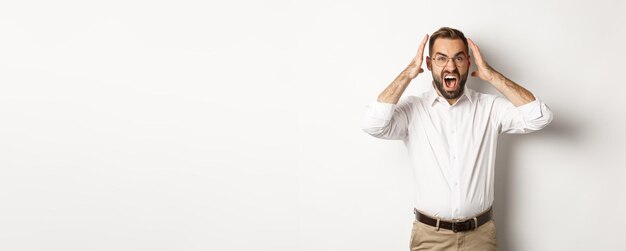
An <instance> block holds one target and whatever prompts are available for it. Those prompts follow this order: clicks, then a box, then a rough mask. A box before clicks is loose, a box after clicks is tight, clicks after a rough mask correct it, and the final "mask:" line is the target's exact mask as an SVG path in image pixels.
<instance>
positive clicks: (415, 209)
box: [413, 208, 418, 220]
mask: <svg viewBox="0 0 626 251" xmlns="http://www.w3.org/2000/svg"><path fill="white" fill-rule="evenodd" d="M413 214H415V220H418V219H417V208H413Z"/></svg>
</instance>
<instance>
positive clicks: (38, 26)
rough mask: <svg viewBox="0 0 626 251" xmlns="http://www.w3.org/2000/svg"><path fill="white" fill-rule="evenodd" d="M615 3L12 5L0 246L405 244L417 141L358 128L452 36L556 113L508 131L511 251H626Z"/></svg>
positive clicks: (0, 92)
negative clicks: (429, 41)
mask: <svg viewBox="0 0 626 251" xmlns="http://www.w3.org/2000/svg"><path fill="white" fill-rule="evenodd" d="M625 11H626V6H625V4H624V2H623V1H607V0H601V1H569V2H566V1H534V2H532V1H531V2H529V1H519V2H517V3H502V2H501V1H471V2H470V1H463V2H454V1H396V2H389V1H385V2H383V1H309V2H304V1H301V2H297V1H250V0H248V1H230V2H228V3H227V2H226V1H220V2H217V1H216V2H206V1H117V2H116V1H100V2H99V3H98V2H89V3H87V1H19V2H18V1H14V2H13V3H10V2H2V3H1V4H0V34H1V36H0V38H1V39H0V250H64V251H65V250H302V251H307V250H311V251H312V250H339V251H344V250H407V249H408V244H409V237H410V228H411V222H412V219H413V214H412V199H411V194H412V192H411V191H410V188H411V187H412V185H411V182H412V180H411V179H410V169H409V168H410V167H409V162H408V157H407V156H406V150H405V148H404V146H403V144H402V142H400V141H384V140H379V139H376V138H373V137H371V136H369V135H367V134H365V133H364V132H362V131H361V129H360V123H361V120H362V115H363V111H364V109H365V105H366V104H368V103H369V102H372V101H373V100H375V99H376V97H377V96H378V94H379V93H380V92H381V91H382V90H383V89H384V88H385V87H386V86H387V85H388V84H389V83H390V82H391V81H392V80H393V79H394V78H395V77H396V76H397V74H398V73H399V72H400V71H402V69H404V67H405V66H406V65H407V64H408V63H409V61H410V60H411V58H412V57H413V56H414V54H415V52H416V51H417V46H418V43H419V41H420V40H421V38H422V37H423V36H424V34H426V33H429V34H430V33H432V32H434V31H435V30H437V29H438V28H439V27H441V26H450V27H454V28H458V29H460V30H462V31H463V32H464V33H465V34H466V36H467V37H469V38H472V39H473V40H474V41H475V42H476V43H477V45H478V46H480V48H481V50H482V52H483V54H484V56H485V59H486V60H487V61H488V62H489V63H490V64H491V65H492V66H494V68H496V69H498V70H499V71H500V72H502V73H504V74H505V75H506V76H508V77H509V78H511V79H513V80H514V81H516V82H517V83H519V84H521V85H522V86H524V87H526V88H527V89H529V90H530V91H531V92H533V93H534V94H535V95H536V96H537V97H539V98H540V99H542V100H543V101H545V102H546V103H547V104H548V106H549V107H550V108H551V109H552V110H553V112H554V114H555V115H554V121H553V122H552V124H550V125H549V126H548V127H547V128H545V129H544V130H542V131H539V132H536V133H532V134H528V135H506V136H503V137H501V139H500V142H499V149H498V156H497V167H496V168H497V171H496V176H497V181H496V203H495V210H496V222H497V227H498V238H499V241H500V246H501V248H502V250H620V249H623V236H622V235H623V232H624V226H625V225H626V220H624V217H623V216H624V212H625V211H626V202H625V200H624V195H622V192H621V191H623V190H624V188H625V187H624V183H625V182H626V171H625V170H624V166H626V165H625V164H624V161H623V158H624V156H625V153H626V152H625V151H624V142H625V141H626V133H625V132H624V127H626V123H624V121H625V120H624V118H623V116H624V111H623V109H624V101H623V97H624V94H625V93H626V87H624V84H626V83H625V82H624V66H625V65H626V63H625V62H626V52H625V51H626V49H625V48H624V47H625V46H624V44H625V43H624V41H625V39H626V31H625V30H624V27H623V25H624V23H626V20H625V18H624V15H623V13H624V12H625ZM430 80H431V77H430V72H428V71H427V72H426V73H425V74H423V75H420V76H418V77H417V79H415V80H414V81H413V82H412V83H411V85H410V86H409V88H408V89H407V90H406V92H405V95H415V94H418V93H420V92H421V91H424V90H426V89H427V88H428V87H429V84H430ZM468 85H469V86H470V87H472V88H475V89H478V90H480V91H483V92H488V93H497V91H496V90H495V89H494V88H492V87H491V86H489V84H488V83H484V82H481V81H478V80H476V79H470V80H469V82H468Z"/></svg>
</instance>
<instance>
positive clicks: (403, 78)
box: [378, 34, 428, 104]
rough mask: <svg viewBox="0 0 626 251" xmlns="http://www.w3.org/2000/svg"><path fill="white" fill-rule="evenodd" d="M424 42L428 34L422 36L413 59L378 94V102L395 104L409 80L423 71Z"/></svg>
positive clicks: (426, 40)
mask: <svg viewBox="0 0 626 251" xmlns="http://www.w3.org/2000/svg"><path fill="white" fill-rule="evenodd" d="M426 42H428V34H426V36H424V39H423V40H422V43H421V44H420V47H419V49H418V50H417V55H415V58H413V61H411V63H410V64H409V66H407V67H406V69H404V70H403V71H402V73H400V75H398V77H396V79H395V80H393V82H391V84H390V85H389V86H387V88H385V90H384V91H383V92H381V93H380V95H378V102H382V103H389V104H397V103H398V101H399V100H400V96H402V93H403V92H404V90H406V87H407V86H408V85H409V83H410V82H411V80H413V79H414V78H415V77H417V75H418V74H420V73H422V72H424V69H422V61H423V57H424V47H426Z"/></svg>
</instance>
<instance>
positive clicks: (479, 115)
mask: <svg viewBox="0 0 626 251" xmlns="http://www.w3.org/2000/svg"><path fill="white" fill-rule="evenodd" d="M427 42H428V50H429V51H428V56H426V67H428V70H429V71H430V72H431V73H432V77H433V81H432V89H430V90H429V91H427V92H424V93H422V94H419V95H417V96H408V97H407V98H404V99H402V101H400V96H401V95H402V93H403V92H404V90H405V89H406V87H407V86H408V85H409V83H410V82H411V80H413V79H414V78H415V77H417V76H418V75H420V74H421V73H422V72H424V70H423V69H422V61H423V52H424V48H425V47H426V43H427ZM468 47H469V48H471V49H472V53H471V54H472V56H473V57H474V62H475V64H476V68H477V70H476V71H474V72H472V73H471V75H472V77H477V78H479V79H481V80H483V81H486V82H488V83H490V84H491V85H493V86H494V87H495V88H496V89H497V90H498V91H500V92H501V93H502V94H503V95H504V97H506V99H505V98H502V97H500V96H495V95H490V94H484V93H480V92H477V91H475V90H472V89H470V88H468V87H466V86H465V82H466V81H467V77H468V75H469V74H468V73H469V68H470V64H471V62H470V53H469V48H468ZM398 101H400V102H398ZM550 121H552V112H551V111H550V109H549V108H548V107H547V106H546V105H545V104H544V103H543V102H541V101H540V100H538V99H537V98H536V97H535V96H534V95H533V94H532V93H530V92H529V91H528V90H526V89H524V87H521V86H520V85H518V84H516V83H515V82H513V81H511V80H510V79H508V78H507V77H505V76H504V75H502V74H501V73H499V72H498V71H496V70H495V69H493V68H492V67H491V66H490V65H489V64H487V62H486V61H485V59H484V58H483V57H482V55H481V53H480V50H479V48H478V46H476V44H474V42H473V41H472V40H471V39H467V38H465V35H464V34H463V33H462V32H461V31H459V30H456V29H452V28H448V27H443V28H441V29H439V30H438V31H436V32H435V33H433V34H432V36H431V37H430V41H428V35H426V36H425V37H424V39H423V40H422V42H421V44H420V46H419V49H418V52H417V55H416V56H415V58H414V59H413V61H411V63H410V64H409V66H408V67H407V68H406V69H405V70H404V71H402V73H400V75H399V76H398V77H397V78H396V79H395V80H394V81H393V82H392V83H391V84H390V85H389V86H388V87H387V88H386V89H385V90H384V91H383V92H382V93H381V94H380V95H379V96H378V100H377V101H376V102H372V104H370V105H369V106H368V108H367V111H366V113H365V118H364V121H363V125H362V127H363V130H364V131H365V132H366V133H368V134H370V135H372V136H374V137H377V138H381V139H396V140H402V141H403V142H404V144H405V145H406V147H407V149H408V152H409V157H410V160H411V162H412V164H413V172H414V178H415V182H414V184H415V189H414V193H415V194H414V208H413V213H414V214H415V221H414V222H413V230H412V234H411V241H410V250H497V241H496V227H495V222H494V221H493V219H492V209H491V206H492V204H493V199H494V191H493V190H494V164H495V157H496V145H497V141H498V136H499V135H500V134H502V133H530V132H533V131H537V130H540V129H542V128H544V127H545V126H546V125H548V124H549V123H550Z"/></svg>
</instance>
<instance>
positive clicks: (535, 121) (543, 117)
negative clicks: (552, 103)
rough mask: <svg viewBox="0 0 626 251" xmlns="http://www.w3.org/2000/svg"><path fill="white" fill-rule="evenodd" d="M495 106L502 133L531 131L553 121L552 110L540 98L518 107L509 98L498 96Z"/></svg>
mask: <svg viewBox="0 0 626 251" xmlns="http://www.w3.org/2000/svg"><path fill="white" fill-rule="evenodd" d="M494 106H495V110H496V113H497V115H496V121H497V123H498V128H499V132H500V133H501V134H502V133H509V134H523V133H531V132H534V131H538V130H541V129H543V128H544V127H546V126H547V125H548V124H550V122H551V121H552V111H551V110H550V108H549V107H548V106H547V105H546V104H545V103H543V102H542V101H541V100H539V99H535V100H534V101H532V102H530V103H527V104H524V105H521V106H518V107H516V106H514V105H513V103H511V102H510V101H509V100H507V99H505V98H502V97H497V98H496V100H495V101H494Z"/></svg>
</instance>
